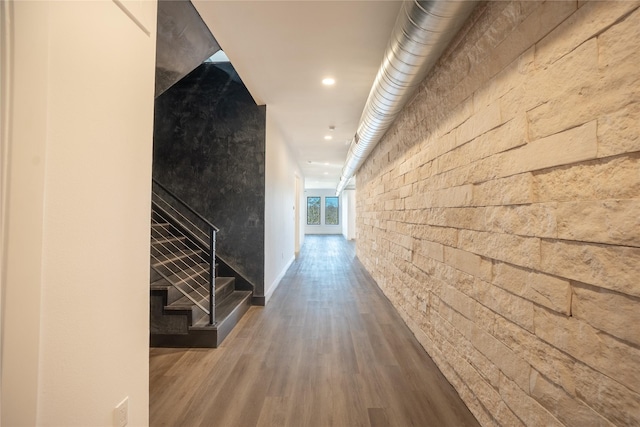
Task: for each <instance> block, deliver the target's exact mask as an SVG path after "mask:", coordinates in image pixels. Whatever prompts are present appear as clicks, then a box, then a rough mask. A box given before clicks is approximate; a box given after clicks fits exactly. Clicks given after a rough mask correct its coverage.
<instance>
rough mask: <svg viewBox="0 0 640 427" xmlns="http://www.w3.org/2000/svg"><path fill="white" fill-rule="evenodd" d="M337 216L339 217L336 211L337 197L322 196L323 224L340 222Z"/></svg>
mask: <svg viewBox="0 0 640 427" xmlns="http://www.w3.org/2000/svg"><path fill="white" fill-rule="evenodd" d="M339 218H340V215H339V211H338V198H337V197H325V198H324V224H325V225H338V224H339V223H340V220H339Z"/></svg>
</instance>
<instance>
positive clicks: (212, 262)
mask: <svg viewBox="0 0 640 427" xmlns="http://www.w3.org/2000/svg"><path fill="white" fill-rule="evenodd" d="M209 255H210V259H209V324H210V325H214V324H215V323H216V302H215V299H216V230H215V228H213V227H209Z"/></svg>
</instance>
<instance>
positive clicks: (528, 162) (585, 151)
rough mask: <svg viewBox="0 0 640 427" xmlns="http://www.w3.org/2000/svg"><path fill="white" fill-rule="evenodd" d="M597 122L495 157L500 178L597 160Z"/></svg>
mask: <svg viewBox="0 0 640 427" xmlns="http://www.w3.org/2000/svg"><path fill="white" fill-rule="evenodd" d="M596 128H597V122H596V121H591V122H589V123H585V124H583V125H581V126H578V127H576V128H573V129H570V130H567V131H564V132H561V133H558V134H555V135H551V136H548V137H545V138H542V139H539V140H537V141H533V142H531V143H529V144H527V145H525V146H524V147H521V148H517V149H515V150H511V151H508V152H506V153H502V154H499V155H498V156H496V157H497V158H498V159H497V163H498V165H499V167H500V172H499V175H500V176H510V175H516V174H518V173H523V172H529V171H536V170H540V169H546V168H551V167H554V166H562V165H568V164H571V163H577V162H581V161H585V160H590V159H594V158H596V155H597V152H598V139H597V137H596Z"/></svg>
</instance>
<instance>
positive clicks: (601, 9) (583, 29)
mask: <svg viewBox="0 0 640 427" xmlns="http://www.w3.org/2000/svg"><path fill="white" fill-rule="evenodd" d="M638 5H640V2H638V1H637V0H629V1H617V2H609V1H585V2H583V3H582V5H581V6H585V7H580V9H579V10H578V11H577V12H576V13H574V14H573V15H571V16H570V17H569V18H567V19H566V20H565V21H564V22H563V23H562V24H560V25H558V27H557V28H556V29H555V30H553V31H552V32H551V33H549V35H548V36H546V37H545V38H544V39H542V40H541V41H540V42H539V43H538V44H537V45H536V50H535V61H536V66H538V67H539V68H544V67H547V66H549V65H550V64H553V63H554V62H555V61H557V60H558V59H560V58H562V57H564V56H566V55H567V54H568V53H570V52H571V51H572V50H574V49H575V48H576V47H577V46H580V45H581V44H582V43H583V42H584V41H586V40H589V39H590V38H592V37H595V36H597V35H598V34H599V33H600V32H601V31H602V29H603V28H608V27H609V26H611V25H613V24H615V23H616V21H618V20H619V19H620V17H621V16H624V15H625V14H627V13H629V12H630V11H632V10H634V9H635V8H637V7H638Z"/></svg>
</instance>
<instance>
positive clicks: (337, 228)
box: [302, 189, 344, 234]
mask: <svg viewBox="0 0 640 427" xmlns="http://www.w3.org/2000/svg"><path fill="white" fill-rule="evenodd" d="M335 195H336V190H335V189H306V190H304V200H303V202H302V208H303V209H302V210H304V218H303V221H304V222H303V224H304V231H305V234H342V220H343V218H344V216H343V212H342V198H341V197H340V198H339V199H338V200H339V203H340V206H338V215H339V219H338V225H325V224H324V203H325V202H324V198H325V197H335ZM307 197H321V201H320V216H321V224H320V225H308V224H307Z"/></svg>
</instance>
